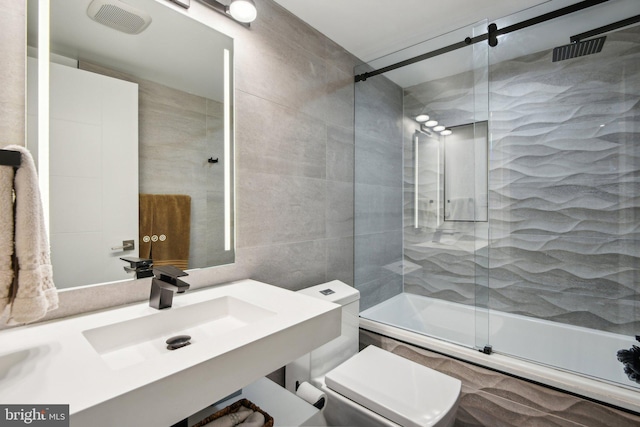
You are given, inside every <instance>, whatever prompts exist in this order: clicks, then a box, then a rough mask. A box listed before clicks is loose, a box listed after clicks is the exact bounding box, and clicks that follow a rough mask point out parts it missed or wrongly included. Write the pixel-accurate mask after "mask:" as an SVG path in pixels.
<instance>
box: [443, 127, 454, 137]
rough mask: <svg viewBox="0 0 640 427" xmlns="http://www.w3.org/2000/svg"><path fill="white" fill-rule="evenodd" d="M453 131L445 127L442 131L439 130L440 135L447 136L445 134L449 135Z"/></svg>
mask: <svg viewBox="0 0 640 427" xmlns="http://www.w3.org/2000/svg"><path fill="white" fill-rule="evenodd" d="M452 133H453V132H451V129H445V130H443V131H442V132H440V135H442V136H447V135H451V134H452Z"/></svg>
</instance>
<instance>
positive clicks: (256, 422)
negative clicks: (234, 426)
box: [238, 411, 265, 427]
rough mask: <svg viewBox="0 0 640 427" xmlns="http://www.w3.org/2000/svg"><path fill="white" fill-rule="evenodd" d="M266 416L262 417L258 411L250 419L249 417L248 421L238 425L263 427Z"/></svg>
mask: <svg viewBox="0 0 640 427" xmlns="http://www.w3.org/2000/svg"><path fill="white" fill-rule="evenodd" d="M264 421H265V419H264V415H262V414H261V413H260V412H258V411H256V412H254V413H253V414H251V415H249V417H247V419H246V420H245V421H244V422H243V423H241V424H238V427H240V426H244V427H262V426H263V425H264Z"/></svg>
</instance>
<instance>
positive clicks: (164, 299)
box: [149, 265, 189, 310]
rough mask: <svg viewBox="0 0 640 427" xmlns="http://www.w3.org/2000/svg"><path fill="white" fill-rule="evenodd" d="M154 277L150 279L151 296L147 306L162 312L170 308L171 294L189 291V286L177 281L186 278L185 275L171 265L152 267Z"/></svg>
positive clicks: (171, 302)
mask: <svg viewBox="0 0 640 427" xmlns="http://www.w3.org/2000/svg"><path fill="white" fill-rule="evenodd" d="M153 274H155V277H154V278H153V279H151V295H150V296H149V306H150V307H153V308H157V309H158V310H162V309H163V308H170V307H171V304H173V294H174V293H179V294H181V293H183V292H184V291H186V290H187V289H189V284H188V283H186V282H183V281H182V280H180V279H178V277H182V276H188V274H187V273H185V272H184V271H182V270H180V269H179V268H177V267H174V266H172V265H163V266H159V267H153Z"/></svg>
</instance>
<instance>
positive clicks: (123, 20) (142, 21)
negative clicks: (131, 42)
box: [87, 0, 151, 34]
mask: <svg viewBox="0 0 640 427" xmlns="http://www.w3.org/2000/svg"><path fill="white" fill-rule="evenodd" d="M87 15H88V16H89V18H91V19H93V20H94V21H96V22H98V23H100V24H102V25H106V26H107V27H110V28H113V29H114V30H118V31H121V32H123V33H127V34H139V33H141V32H142V31H144V30H145V28H147V27H148V26H149V24H151V15H149V14H148V13H146V12H145V11H142V10H140V9H136V8H135V7H133V6H130V5H128V4H126V3H123V2H121V1H119V0H93V1H92V2H91V4H89V7H88V8H87Z"/></svg>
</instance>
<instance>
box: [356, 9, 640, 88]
mask: <svg viewBox="0 0 640 427" xmlns="http://www.w3.org/2000/svg"><path fill="white" fill-rule="evenodd" d="M608 1H609V0H585V1H582V2H580V3H576V4H573V5H571V6H567V7H563V8H561V9H558V10H555V11H553V12H549V13H544V14H542V15H540V16H537V17H535V18H531V19H526V20H524V21H522V22H519V23H517V24H513V25H509V26H507V27H504V28H500V29H499V28H498V26H497V25H496V24H494V23H492V24H489V27H488V32H486V33H484V34H481V35H479V36H476V37H467V38H465V39H464V40H463V41H461V42H458V43H454V44H451V45H449V46H445V47H442V48H440V49H436V50H432V51H431V52H427V53H423V54H422V55H418V56H415V57H413V58H410V59H405V60H404V61H400V62H397V63H395V64H391V65H388V66H386V67H383V68H379V69H377V70H373V71H368V72H366V73H362V74H358V75H356V76H355V82H356V83H358V82H363V81H366V80H367V79H368V78H369V77H373V76H377V75H379V74H384V73H386V72H389V71H392V70H395V69H398V68H402V67H405V66H407V65H411V64H414V63H416V62H420V61H424V60H425V59H429V58H433V57H435V56H439V55H442V54H444V53H447V52H452V51H454V50H458V49H460V48H463V47H467V46H471V45H473V44H476V43H479V42H481V41H484V40H488V41H489V46H492V47H493V46H496V45H497V44H498V36H499V35H503V34H509V33H512V32H514V31H518V30H522V29H524V28H528V27H531V26H532V25H536V24H540V23H542V22H546V21H549V20H551V19H555V18H559V17H561V16H565V15H569V14H571V13H574V12H579V11H581V10H584V9H587V8H590V7H593V6H596V5H599V4H602V3H606V2H608ZM625 21H627V20H625ZM625 21H620V22H619V23H614V24H611V25H609V26H607V27H610V29H609V30H608V31H611V30H612V29H616V28H620V27H622V26H626V25H629V24H624V22H625ZM636 22H637V21H636ZM619 24H620V25H619ZM615 25H619V26H618V27H615V28H611V27H614V26H615Z"/></svg>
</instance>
